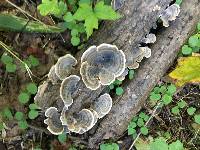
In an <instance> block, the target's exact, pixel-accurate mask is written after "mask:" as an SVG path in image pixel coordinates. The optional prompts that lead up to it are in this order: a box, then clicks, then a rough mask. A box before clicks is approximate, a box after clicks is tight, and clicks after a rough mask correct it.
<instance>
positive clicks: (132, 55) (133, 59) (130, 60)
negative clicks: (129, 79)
mask: <svg viewBox="0 0 200 150" xmlns="http://www.w3.org/2000/svg"><path fill="white" fill-rule="evenodd" d="M150 56H151V49H150V48H149V47H147V46H146V47H137V48H134V49H133V50H132V51H129V52H128V53H127V63H126V66H127V67H128V68H129V69H137V68H138V67H139V62H141V61H142V59H143V58H144V57H146V58H149V57H150Z"/></svg>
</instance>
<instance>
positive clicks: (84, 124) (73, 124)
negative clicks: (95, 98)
mask: <svg viewBox="0 0 200 150" xmlns="http://www.w3.org/2000/svg"><path fill="white" fill-rule="evenodd" d="M60 119H61V122H62V124H63V125H66V126H67V127H68V130H69V131H71V132H75V133H79V134H83V133H85V132H87V131H88V130H90V129H91V128H92V127H93V126H94V124H95V123H96V121H97V120H96V119H95V117H94V113H93V112H92V111H91V110H89V109H82V110H81V111H80V112H78V113H76V114H74V115H70V116H67V113H66V109H65V110H64V111H63V112H62V114H61V117H60Z"/></svg>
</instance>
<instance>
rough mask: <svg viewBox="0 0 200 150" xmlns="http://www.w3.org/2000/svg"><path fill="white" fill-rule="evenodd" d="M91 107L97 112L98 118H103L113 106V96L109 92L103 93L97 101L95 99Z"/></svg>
mask: <svg viewBox="0 0 200 150" xmlns="http://www.w3.org/2000/svg"><path fill="white" fill-rule="evenodd" d="M91 108H92V109H93V110H94V111H95V112H97V114H98V118H103V117H104V116H105V115H106V114H108V113H109V112H110V110H111V108H112V98H111V97H110V95H109V94H107V93H105V94H103V95H101V96H100V97H99V98H98V99H97V100H96V101H94V103H93V105H92V106H91Z"/></svg>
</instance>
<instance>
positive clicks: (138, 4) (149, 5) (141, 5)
mask: <svg viewBox="0 0 200 150" xmlns="http://www.w3.org/2000/svg"><path fill="white" fill-rule="evenodd" d="M171 1H172V0H162V1H160V0H145V1H138V0H127V1H125V4H124V6H123V7H122V8H121V10H119V12H120V14H121V15H122V16H123V17H122V18H121V19H119V20H118V21H115V22H106V23H105V24H104V25H102V28H101V29H100V30H98V32H95V33H94V36H93V37H92V38H91V39H90V40H89V41H88V44H86V46H85V48H86V47H89V46H91V45H99V44H101V43H110V44H115V45H117V46H118V47H119V49H122V50H123V51H124V53H125V54H127V55H128V53H129V52H131V51H132V50H133V49H134V48H135V47H137V46H138V44H139V43H140V41H141V40H142V39H143V38H144V37H145V35H146V34H148V33H149V31H150V29H151V28H152V26H155V25H156V21H157V19H158V16H159V14H160V13H161V12H162V11H163V10H164V9H166V7H167V6H168V5H169V4H170V2H171ZM156 6H159V9H155V7H156ZM154 9H155V10H154ZM84 50H85V49H84ZM82 53H83V51H81V52H80V53H78V54H77V56H76V59H77V60H80V58H81V57H80V56H81V55H82ZM78 62H80V61H78ZM79 69H80V64H79V65H78V66H77V69H76V71H75V73H74V74H76V75H79ZM40 88H41V90H40V93H38V94H37V96H36V97H35V102H36V103H37V104H38V105H39V106H40V107H41V108H42V109H43V110H45V109H47V108H48V107H50V106H52V105H54V106H55V105H57V107H59V108H60V109H59V110H61V109H62V107H63V105H62V104H60V102H61V99H60V97H59V85H55V86H54V85H52V83H51V82H50V81H48V80H47V81H46V82H45V83H44V84H43V85H42V86H40ZM78 89H79V90H78V91H77V92H76V93H74V94H73V99H74V103H73V104H72V105H71V106H70V113H74V112H77V111H79V110H80V109H81V108H82V107H83V106H85V104H87V103H90V102H92V101H93V100H95V99H96V98H97V97H98V96H99V94H100V93H101V92H102V91H103V89H105V87H104V86H101V87H100V88H99V89H97V90H95V91H92V90H90V89H88V88H86V87H85V85H84V84H83V82H80V83H79V85H78ZM55 103H57V104H55Z"/></svg>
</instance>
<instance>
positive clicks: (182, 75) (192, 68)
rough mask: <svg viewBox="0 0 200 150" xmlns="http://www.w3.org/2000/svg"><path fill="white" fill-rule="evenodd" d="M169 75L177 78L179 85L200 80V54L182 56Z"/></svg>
mask: <svg viewBox="0 0 200 150" xmlns="http://www.w3.org/2000/svg"><path fill="white" fill-rule="evenodd" d="M169 76H170V77H171V78H172V79H174V80H176V83H175V84H176V85H177V86H182V85H184V84H186V83H199V82H200V56H191V57H182V58H180V59H179V60H178V65H177V66H176V68H175V70H174V71H172V72H171V73H170V74H169Z"/></svg>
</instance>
